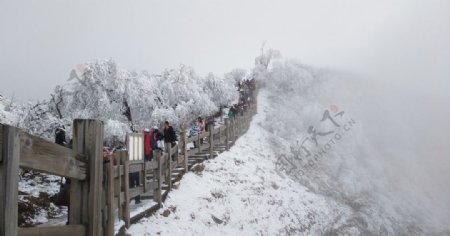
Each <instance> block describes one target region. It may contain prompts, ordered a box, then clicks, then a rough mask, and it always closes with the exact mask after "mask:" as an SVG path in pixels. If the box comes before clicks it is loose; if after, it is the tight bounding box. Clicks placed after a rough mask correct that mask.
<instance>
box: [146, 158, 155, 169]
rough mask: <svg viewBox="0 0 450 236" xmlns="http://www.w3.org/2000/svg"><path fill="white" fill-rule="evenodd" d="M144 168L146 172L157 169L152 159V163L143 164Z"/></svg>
mask: <svg viewBox="0 0 450 236" xmlns="http://www.w3.org/2000/svg"><path fill="white" fill-rule="evenodd" d="M145 167H146V168H147V170H154V169H157V168H158V162H157V161H155V160H154V159H153V161H148V162H145Z"/></svg>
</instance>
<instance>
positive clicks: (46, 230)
mask: <svg viewBox="0 0 450 236" xmlns="http://www.w3.org/2000/svg"><path fill="white" fill-rule="evenodd" d="M47 235H63V236H84V235H86V227H85V226H84V225H64V226H46V227H32V228H19V236H47Z"/></svg>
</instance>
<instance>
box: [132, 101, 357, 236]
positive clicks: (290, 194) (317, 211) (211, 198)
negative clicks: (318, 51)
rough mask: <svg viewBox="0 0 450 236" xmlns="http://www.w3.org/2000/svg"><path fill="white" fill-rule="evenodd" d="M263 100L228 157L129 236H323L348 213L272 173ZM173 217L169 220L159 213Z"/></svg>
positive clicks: (194, 177) (190, 180) (188, 180)
mask: <svg viewBox="0 0 450 236" xmlns="http://www.w3.org/2000/svg"><path fill="white" fill-rule="evenodd" d="M266 99H267V95H266V94H264V93H262V94H260V96H259V103H258V111H259V113H258V114H257V115H255V116H254V118H253V120H252V123H251V126H250V129H249V130H248V132H247V133H246V134H245V135H243V136H242V137H241V138H239V139H238V141H237V142H236V145H234V146H233V147H232V148H231V149H230V151H229V152H225V153H222V154H221V155H219V156H218V157H217V158H215V159H213V160H210V161H208V162H206V163H205V165H206V168H205V170H204V171H203V172H202V173H201V174H195V173H193V172H189V173H188V174H186V175H185V176H184V177H183V179H182V180H181V183H180V187H179V189H176V190H173V191H172V192H170V194H169V196H168V198H167V200H166V202H165V203H164V208H162V209H160V210H159V211H158V212H157V213H156V214H155V215H154V216H153V217H150V218H146V219H143V220H141V221H140V222H139V223H138V224H135V225H133V226H131V228H130V229H129V230H128V231H127V233H129V234H131V235H156V234H161V235H276V234H285V235H289V234H323V233H324V232H325V230H326V229H327V228H328V227H329V226H330V225H334V224H339V222H340V221H342V220H343V219H345V217H346V216H347V215H348V214H349V212H350V211H351V210H350V209H349V208H348V207H346V206H345V205H343V204H340V203H338V202H335V201H332V200H330V199H327V198H326V197H322V196H319V195H316V194H314V193H311V192H309V191H308V189H307V188H305V187H304V186H303V185H301V184H300V183H298V182H296V181H293V180H291V179H290V178H289V177H287V176H283V175H282V174H279V173H278V172H277V171H276V156H277V155H276V153H274V152H273V151H272V149H271V148H270V145H271V144H270V142H269V137H270V136H271V133H269V132H268V131H266V130H265V129H263V128H262V127H261V125H262V124H263V123H264V120H265V119H266V116H267V113H268V112H269V109H270V108H269V107H267V106H268V102H267V101H265V100H266ZM167 210H169V211H171V214H170V215H169V216H167V217H165V216H163V215H162V214H163V212H164V211H166V212H167Z"/></svg>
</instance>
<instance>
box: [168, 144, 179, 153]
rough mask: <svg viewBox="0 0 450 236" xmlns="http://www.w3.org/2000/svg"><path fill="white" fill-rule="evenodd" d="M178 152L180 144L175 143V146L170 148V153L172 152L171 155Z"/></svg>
mask: <svg viewBox="0 0 450 236" xmlns="http://www.w3.org/2000/svg"><path fill="white" fill-rule="evenodd" d="M176 153H178V144H177V145H175V146H173V147H172V148H171V149H170V154H171V155H174V154H176Z"/></svg>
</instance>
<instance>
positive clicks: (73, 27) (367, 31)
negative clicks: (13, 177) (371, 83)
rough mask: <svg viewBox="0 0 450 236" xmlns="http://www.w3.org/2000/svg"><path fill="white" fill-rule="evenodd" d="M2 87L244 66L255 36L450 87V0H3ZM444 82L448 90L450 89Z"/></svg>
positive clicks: (39, 94)
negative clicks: (75, 75)
mask: <svg viewBox="0 0 450 236" xmlns="http://www.w3.org/2000/svg"><path fill="white" fill-rule="evenodd" d="M0 32H1V33H0V93H2V94H4V95H6V96H9V97H10V96H12V94H13V93H14V94H15V98H16V99H18V100H19V101H25V100H27V99H33V100H34V99H45V98H47V97H48V94H49V93H50V92H51V91H52V90H53V88H54V87H55V85H57V84H63V83H65V81H66V80H67V78H68V76H69V74H70V71H71V70H72V69H73V68H75V67H76V65H77V64H80V63H83V62H87V61H92V60H93V59H96V58H110V57H111V58H114V59H115V60H116V61H117V62H118V63H119V64H120V65H121V66H123V67H125V68H128V69H135V70H147V71H149V72H150V73H160V72H161V71H162V70H163V69H165V68H171V67H176V66H177V65H179V64H181V63H182V64H187V65H191V66H193V67H194V68H195V70H196V71H197V72H198V73H199V74H207V73H208V72H213V73H215V74H219V75H222V74H223V73H224V72H227V71H230V70H231V69H233V68H236V67H241V68H246V69H247V68H250V67H252V65H253V59H254V57H255V56H256V55H257V54H258V53H259V49H260V46H261V43H262V42H263V41H267V45H268V46H270V47H272V48H275V49H278V50H279V51H281V53H282V54H283V56H284V57H290V58H297V59H299V60H300V61H302V62H304V63H306V64H310V65H315V66H319V67H332V68H337V69H345V70H350V71H355V72H360V73H361V72H362V73H366V74H369V75H370V76H373V77H377V78H384V79H388V78H389V79H390V80H398V81H399V83H404V82H405V81H408V82H409V81H411V84H412V85H413V86H414V87H416V88H420V87H421V84H422V83H427V84H431V86H430V88H431V90H430V91H439V92H440V93H444V92H445V88H447V89H448V88H450V86H447V85H449V83H448V81H449V79H450V78H448V77H449V75H450V65H449V62H450V43H449V42H450V1H448V0H422V1H416V0H381V1H380V0H376V1H375V0H373V1H372V0H368V1H362V0H328V1H326V0H314V1H312V0H311V1H260V0H252V1H230V0H227V1H206V0H205V1H200V0H194V1H193V0H190V1H181V0H180V1H148V0H146V1H139V0H134V1H61V0H58V1H56V0H55V1H48V0H32V1H31V0H25V1H5V0H0ZM446 86H447V87H446Z"/></svg>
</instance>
